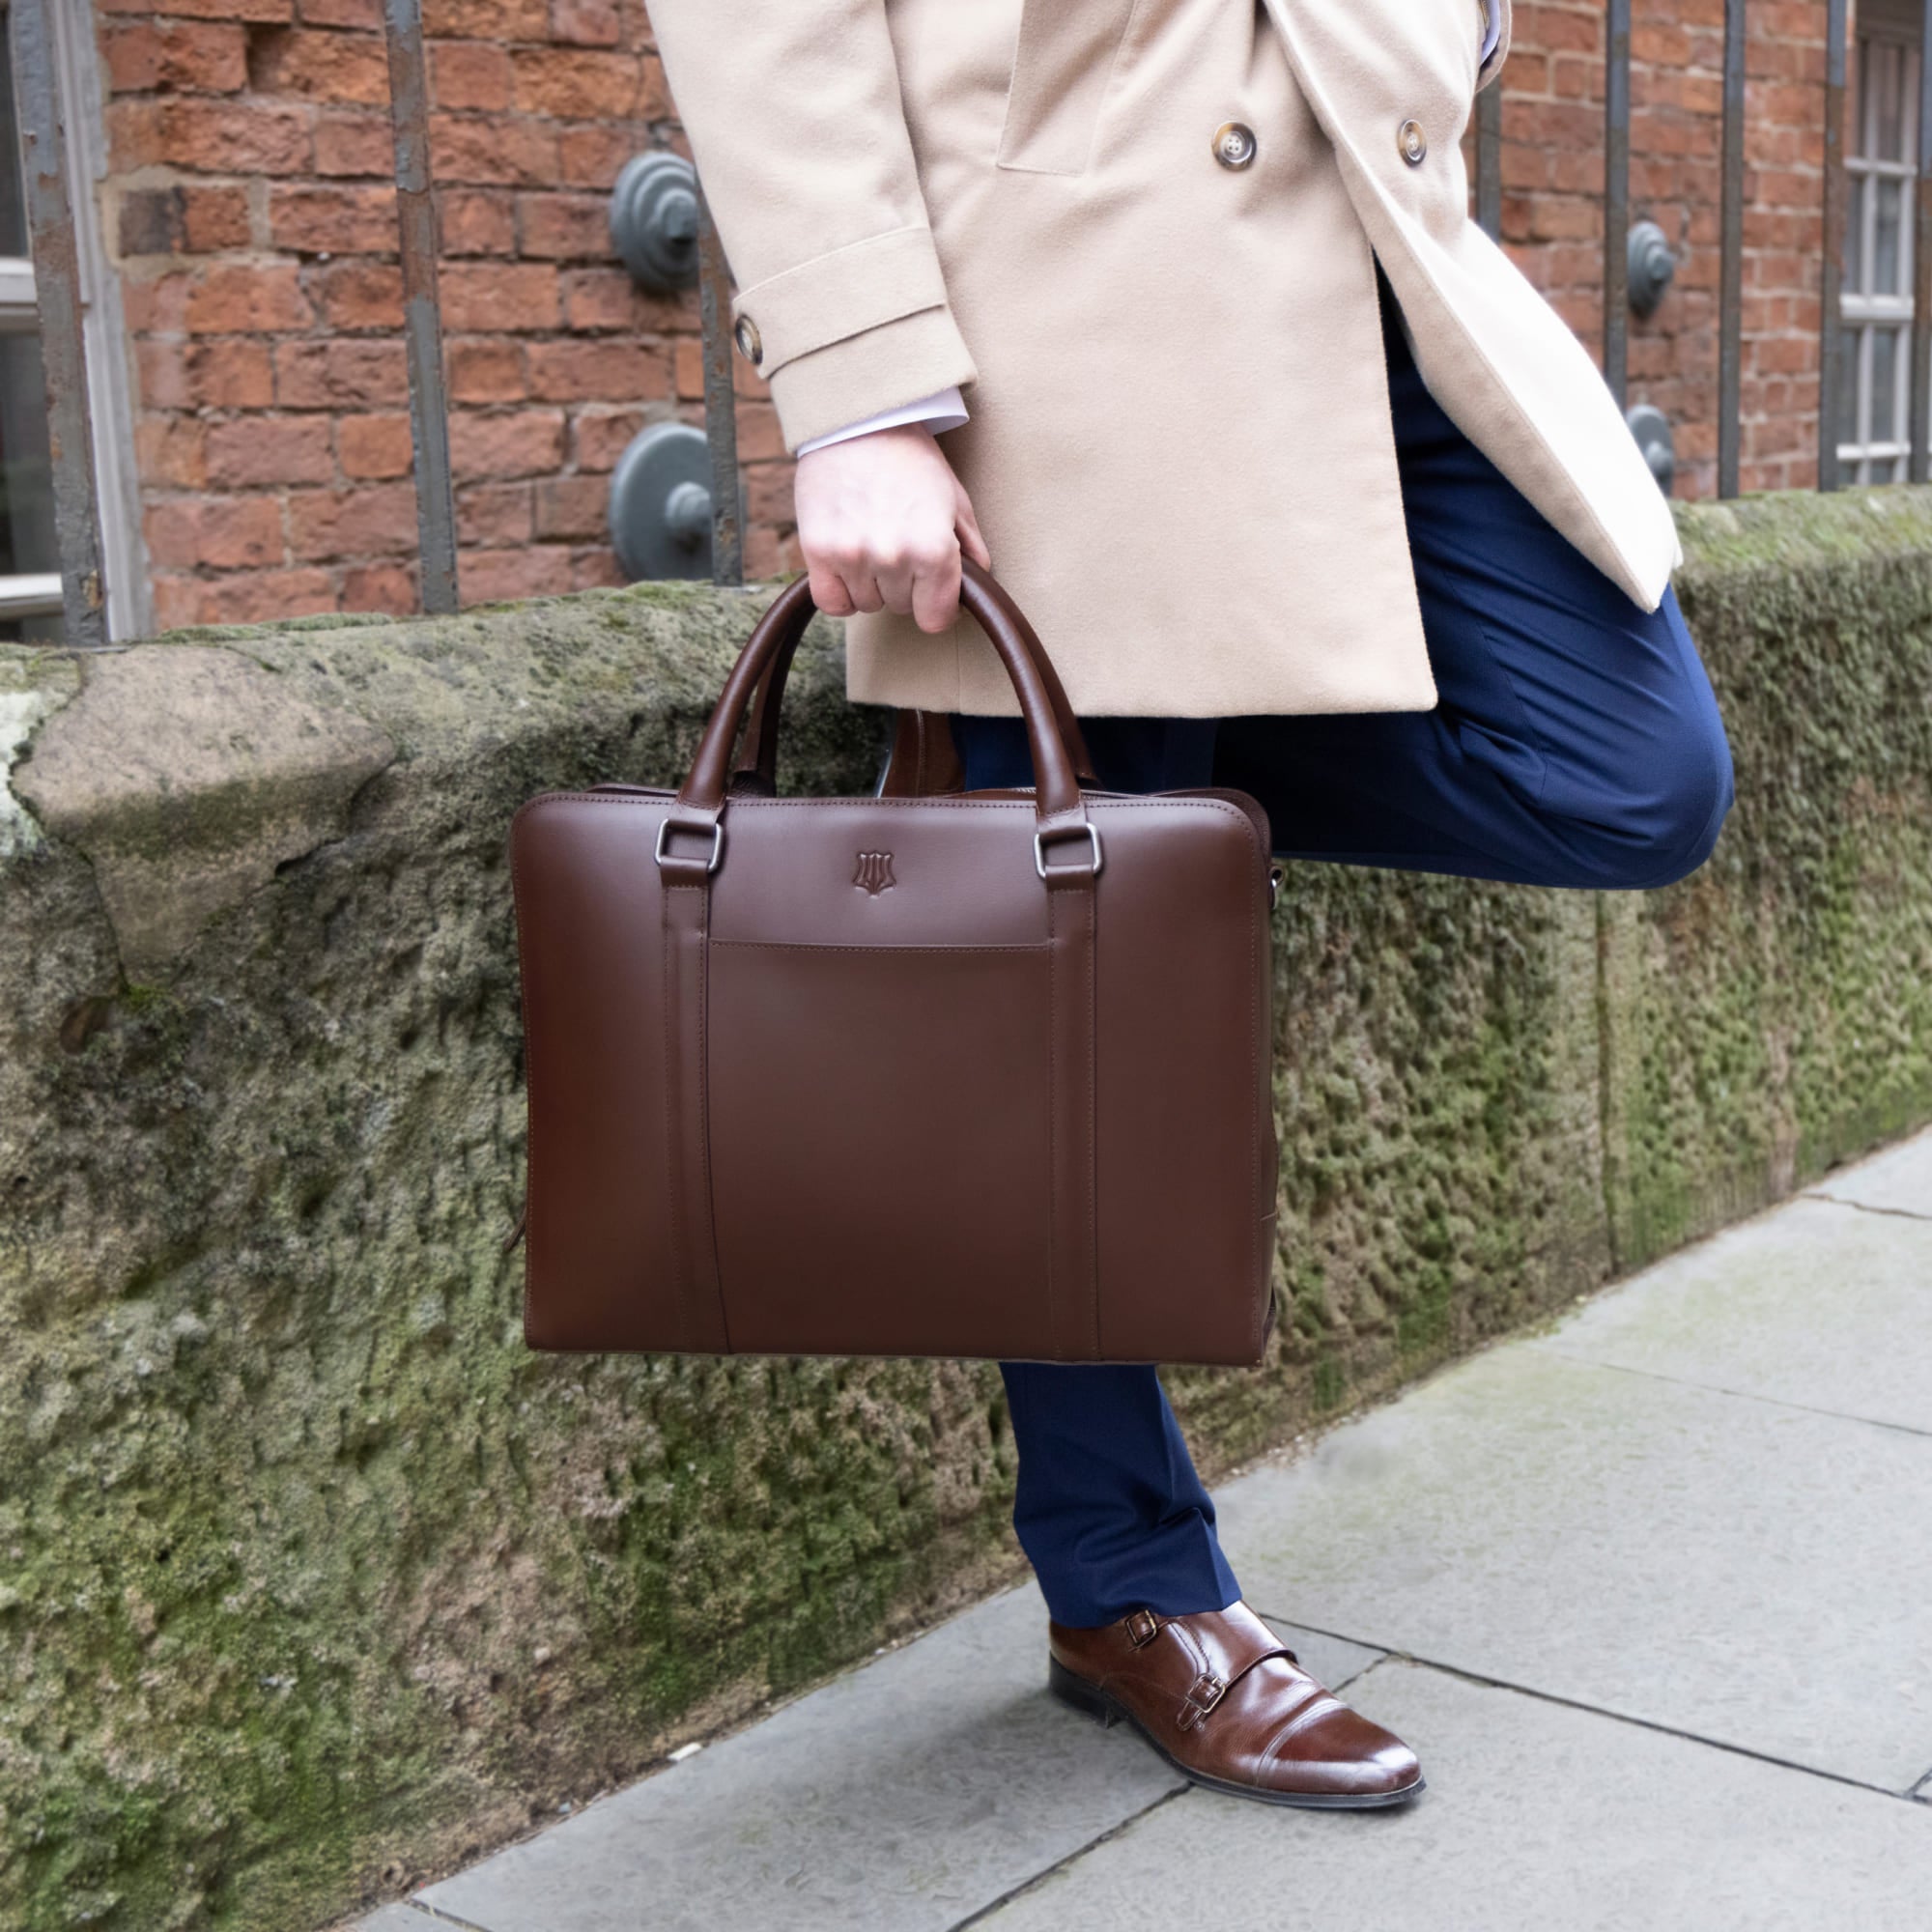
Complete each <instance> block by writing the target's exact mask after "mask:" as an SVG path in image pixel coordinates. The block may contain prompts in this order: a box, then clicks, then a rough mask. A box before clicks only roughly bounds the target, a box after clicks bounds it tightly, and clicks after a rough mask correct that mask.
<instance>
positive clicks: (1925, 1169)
mask: <svg viewBox="0 0 1932 1932" xmlns="http://www.w3.org/2000/svg"><path fill="white" fill-rule="evenodd" d="M1807 1191H1808V1192H1810V1193H1812V1194H1822V1195H1825V1196H1826V1197H1827V1198H1828V1199H1830V1200H1833V1201H1851V1202H1856V1203H1857V1204H1858V1206H1860V1207H1861V1208H1877V1209H1879V1210H1880V1211H1881V1212H1882V1213H1891V1214H1919V1215H1923V1216H1924V1217H1925V1218H1926V1219H1928V1220H1932V1134H1920V1135H1919V1136H1918V1138H1917V1139H1916V1140H1909V1141H1904V1142H1902V1143H1901V1144H1900V1145H1899V1146H1897V1147H1895V1148H1888V1149H1887V1150H1886V1151H1885V1152H1883V1153H1881V1154H1874V1155H1873V1156H1872V1158H1871V1159H1870V1160H1862V1161H1861V1162H1860V1163H1859V1164H1858V1166H1856V1167H1848V1168H1846V1169H1844V1170H1843V1171H1842V1172H1841V1173H1838V1174H1833V1175H1829V1176H1828V1177H1827V1178H1826V1179H1824V1180H1822V1181H1820V1182H1819V1183H1818V1185H1817V1186H1816V1187H1813V1188H1811V1189H1809V1190H1807Z"/></svg>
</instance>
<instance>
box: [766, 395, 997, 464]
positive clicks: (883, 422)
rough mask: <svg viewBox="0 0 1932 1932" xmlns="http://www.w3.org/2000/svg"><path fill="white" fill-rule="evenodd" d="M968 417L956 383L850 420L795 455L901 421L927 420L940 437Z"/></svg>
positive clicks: (803, 444)
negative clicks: (861, 417)
mask: <svg viewBox="0 0 1932 1932" xmlns="http://www.w3.org/2000/svg"><path fill="white" fill-rule="evenodd" d="M966 419H967V417H966V402H965V398H964V397H962V396H961V395H960V393H959V390H958V387H957V385H956V384H955V385H954V386H953V387H952V388H950V389H941V390H940V391H939V393H938V394H937V395H933V396H922V397H921V398H920V399H919V401H918V402H916V403H901V404H900V405H899V406H898V408H897V409H895V410H881V411H880V412H879V413H878V414H877V415H875V416H867V418H866V419H865V421H864V422H855V423H847V424H846V425H845V427H844V428H843V429H835V430H832V431H829V432H828V433H827V434H826V435H824V436H815V437H813V438H812V439H811V440H810V442H802V443H800V444H799V446H798V448H797V449H796V450H795V451H793V454H794V455H796V456H803V455H805V454H806V453H807V452H808V451H809V450H813V449H823V448H824V447H825V445H826V444H827V443H828V442H843V441H844V440H845V439H846V438H847V437H849V436H865V435H867V433H868V432H869V431H872V430H875V429H896V428H898V427H899V425H900V424H901V423H915V422H923V423H924V424H925V426H926V427H927V428H928V429H929V430H931V431H932V433H933V434H934V435H935V436H937V435H938V434H939V432H940V431H941V430H943V429H957V428H958V427H959V425H960V424H961V423H963V422H964V421H966Z"/></svg>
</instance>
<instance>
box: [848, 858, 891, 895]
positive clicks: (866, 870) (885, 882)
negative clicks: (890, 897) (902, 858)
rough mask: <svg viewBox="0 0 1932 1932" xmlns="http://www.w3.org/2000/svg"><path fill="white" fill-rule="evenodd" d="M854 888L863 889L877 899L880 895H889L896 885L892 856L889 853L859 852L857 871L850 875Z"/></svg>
mask: <svg viewBox="0 0 1932 1932" xmlns="http://www.w3.org/2000/svg"><path fill="white" fill-rule="evenodd" d="M852 883H853V884H854V885H855V886H864V887H865V889H866V890H867V892H868V893H870V894H871V895H872V896H873V897H874V898H877V897H878V896H879V895H880V894H881V893H889V892H891V891H892V889H893V888H894V887H895V885H897V884H898V881H897V880H896V879H895V878H894V877H893V855H892V854H891V853H890V852H861V853H860V854H859V869H858V870H857V871H856V872H854V873H853V874H852Z"/></svg>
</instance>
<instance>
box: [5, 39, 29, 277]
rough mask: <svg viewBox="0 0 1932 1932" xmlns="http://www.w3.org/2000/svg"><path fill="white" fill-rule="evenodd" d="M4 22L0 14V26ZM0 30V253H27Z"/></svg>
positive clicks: (9, 64)
mask: <svg viewBox="0 0 1932 1932" xmlns="http://www.w3.org/2000/svg"><path fill="white" fill-rule="evenodd" d="M5 24H6V22H5V17H4V15H0V28H4V26H5ZM11 54H12V49H11V47H10V46H9V45H8V44H7V37H6V34H5V33H4V31H0V255H25V254H26V252H27V208H26V196H25V184H24V183H23V182H22V180H21V177H20V125H19V119H18V117H17V116H16V115H15V114H14V63H13V60H12V58H11Z"/></svg>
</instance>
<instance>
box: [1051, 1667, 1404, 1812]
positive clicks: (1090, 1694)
mask: <svg viewBox="0 0 1932 1932" xmlns="http://www.w3.org/2000/svg"><path fill="white" fill-rule="evenodd" d="M1046 1688H1047V1690H1049V1691H1050V1692H1051V1693H1052V1694H1053V1695H1054V1696H1055V1697H1058V1698H1059V1699H1060V1701H1061V1702H1062V1703H1063V1704H1065V1705H1066V1706H1068V1707H1069V1708H1070V1709H1072V1710H1075V1711H1078V1712H1079V1713H1080V1715H1081V1716H1082V1717H1084V1718H1092V1719H1094V1722H1095V1723H1096V1724H1098V1725H1099V1726H1100V1727H1101V1728H1102V1729H1103V1730H1112V1729H1113V1727H1114V1726H1115V1725H1116V1724H1125V1725H1126V1726H1127V1727H1128V1729H1129V1730H1131V1731H1133V1732H1134V1733H1135V1735H1136V1736H1138V1737H1139V1738H1140V1739H1141V1740H1142V1741H1143V1742H1144V1743H1145V1744H1146V1745H1147V1747H1148V1748H1149V1749H1150V1750H1151V1751H1152V1752H1153V1753H1154V1754H1155V1755H1156V1756H1157V1757H1159V1758H1161V1759H1163V1760H1164V1761H1165V1762H1166V1763H1168V1764H1169V1765H1171V1766H1173V1768H1174V1769H1175V1770H1176V1771H1178V1772H1179V1774H1180V1775H1181V1776H1182V1777H1184V1778H1186V1780H1187V1781H1188V1783H1190V1784H1198V1785H1200V1786H1201V1788H1202V1789H1203V1790H1204V1791H1221V1792H1225V1793H1226V1794H1227V1795H1228V1796H1229V1797H1230V1798H1247V1799H1252V1800H1254V1801H1255V1802H1257V1803H1259V1804H1287V1805H1290V1806H1293V1808H1294V1809H1296V1810H1300V1811H1381V1810H1385V1809H1386V1808H1387V1807H1388V1806H1389V1805H1391V1804H1407V1803H1408V1801H1409V1800H1410V1799H1411V1798H1413V1797H1414V1796H1415V1795H1416V1793H1417V1792H1419V1791H1421V1790H1423V1789H1425V1788H1426V1781H1425V1780H1424V1779H1423V1777H1422V1776H1420V1775H1418V1776H1417V1777H1416V1779H1415V1781H1414V1782H1413V1783H1412V1784H1405V1785H1404V1786H1403V1787H1402V1789H1401V1790H1400V1791H1264V1790H1262V1789H1261V1788H1260V1787H1259V1786H1258V1785H1253V1784H1235V1783H1233V1782H1231V1781H1230V1780H1229V1779H1227V1778H1225V1777H1209V1776H1208V1775H1207V1774H1206V1773H1205V1772H1199V1771H1195V1770H1194V1769H1193V1768H1192V1767H1191V1766H1188V1765H1184V1764H1182V1763H1181V1761H1180V1760H1179V1758H1178V1757H1176V1756H1175V1754H1174V1753H1173V1752H1172V1751H1171V1750H1169V1749H1168V1748H1167V1747H1166V1746H1165V1745H1163V1744H1162V1743H1161V1741H1160V1740H1159V1739H1158V1738H1157V1737H1155V1736H1154V1735H1153V1733H1152V1732H1151V1731H1150V1730H1149V1729H1148V1727H1147V1726H1146V1725H1145V1724H1143V1723H1142V1722H1141V1720H1140V1719H1138V1718H1136V1717H1135V1716H1134V1714H1133V1713H1132V1712H1131V1711H1129V1710H1128V1709H1127V1707H1126V1706H1125V1705H1124V1704H1122V1703H1118V1702H1116V1700H1115V1699H1114V1698H1112V1697H1110V1696H1108V1695H1107V1693H1106V1692H1105V1691H1104V1690H1101V1689H1100V1687H1099V1686H1098V1685H1097V1684H1090V1683H1088V1681H1087V1680H1086V1678H1084V1677H1080V1676H1076V1675H1075V1674H1074V1672H1072V1671H1071V1670H1069V1669H1067V1667H1066V1666H1065V1664H1064V1663H1062V1662H1061V1661H1060V1660H1059V1659H1058V1658H1057V1657H1051V1658H1048V1659H1047V1663H1046Z"/></svg>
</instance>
